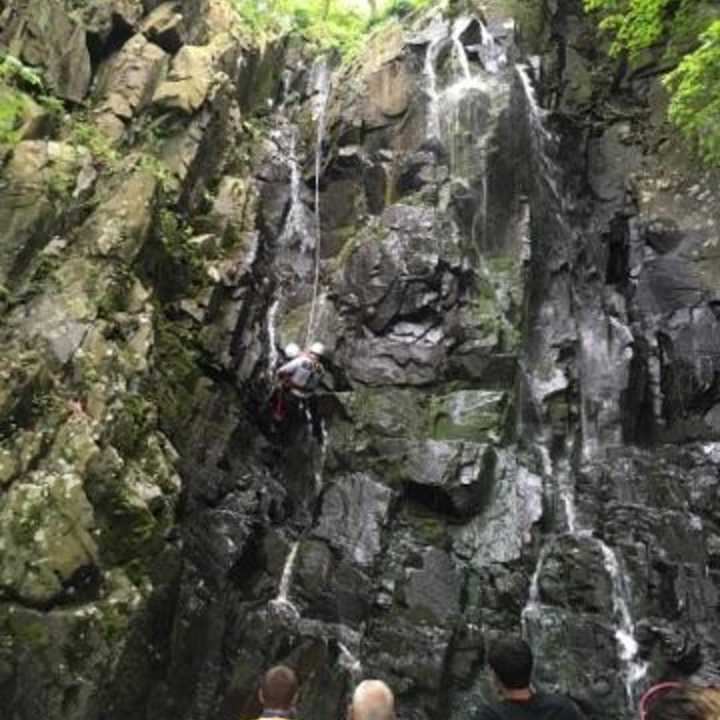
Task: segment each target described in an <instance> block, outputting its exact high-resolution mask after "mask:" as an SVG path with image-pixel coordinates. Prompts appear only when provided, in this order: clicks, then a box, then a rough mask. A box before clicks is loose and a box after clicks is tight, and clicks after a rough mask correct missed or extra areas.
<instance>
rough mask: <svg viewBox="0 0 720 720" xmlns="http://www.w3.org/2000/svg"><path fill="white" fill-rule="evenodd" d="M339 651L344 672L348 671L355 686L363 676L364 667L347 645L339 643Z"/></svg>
mask: <svg viewBox="0 0 720 720" xmlns="http://www.w3.org/2000/svg"><path fill="white" fill-rule="evenodd" d="M338 650H340V657H339V663H340V667H341V668H343V670H346V671H347V672H348V673H349V674H350V677H351V678H352V681H353V684H355V683H357V682H358V680H359V679H360V676H361V675H362V671H363V666H362V663H361V662H360V660H359V659H358V658H357V657H356V656H355V654H354V653H352V652H350V650H349V649H348V647H347V645H345V643H342V642H339V641H338Z"/></svg>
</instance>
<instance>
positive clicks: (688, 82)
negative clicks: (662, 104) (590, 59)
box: [585, 0, 720, 164]
mask: <svg viewBox="0 0 720 720" xmlns="http://www.w3.org/2000/svg"><path fill="white" fill-rule="evenodd" d="M585 7H586V9H587V10H589V11H592V12H595V13H597V14H598V16H599V18H600V21H599V22H600V28H601V29H602V30H604V31H606V32H609V33H610V34H611V35H612V38H613V39H612V44H611V46H610V51H611V53H612V54H613V55H619V54H621V53H627V54H628V55H629V57H630V60H631V61H635V62H637V60H638V59H639V57H640V56H641V54H642V53H643V51H645V50H647V49H648V48H653V47H660V46H662V47H663V48H664V58H665V60H666V61H667V62H669V63H670V64H672V65H673V66H674V69H673V70H672V71H671V72H669V73H667V75H666V76H665V79H664V82H665V85H666V87H667V88H668V89H669V90H670V92H671V100H670V108H669V116H670V119H671V120H672V121H673V122H674V123H675V124H676V125H677V126H678V128H679V129H680V131H681V132H682V133H683V135H685V137H687V138H688V139H689V140H690V141H691V142H692V143H693V144H694V145H695V147H696V148H697V150H698V152H699V153H700V155H701V156H702V157H703V158H704V159H705V160H707V161H708V162H712V163H715V164H720V11H718V9H717V7H715V8H713V6H712V5H710V4H707V3H704V2H698V1H697V0H679V1H678V0H585Z"/></svg>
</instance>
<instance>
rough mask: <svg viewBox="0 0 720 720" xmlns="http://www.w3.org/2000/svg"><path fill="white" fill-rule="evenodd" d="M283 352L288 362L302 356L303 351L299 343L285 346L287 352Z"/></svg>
mask: <svg viewBox="0 0 720 720" xmlns="http://www.w3.org/2000/svg"><path fill="white" fill-rule="evenodd" d="M283 352H284V353H285V357H286V358H287V359H288V360H293V359H295V358H296V357H297V356H298V355H299V354H300V352H301V350H300V346H299V345H298V344H297V343H290V344H289V345H286V346H285V350H284V351H283Z"/></svg>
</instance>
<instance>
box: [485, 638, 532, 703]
mask: <svg viewBox="0 0 720 720" xmlns="http://www.w3.org/2000/svg"><path fill="white" fill-rule="evenodd" d="M487 661H488V665H489V666H490V669H491V670H492V672H493V675H494V676H495V680H496V681H497V683H498V685H499V686H500V689H501V690H523V689H525V688H527V687H529V686H530V677H531V676H532V669H533V656H532V651H531V650H530V646H529V645H528V644H527V643H526V642H525V641H524V640H523V639H522V638H520V637H512V638H506V639H504V640H496V641H495V642H493V643H492V644H491V645H490V649H489V650H488V655H487Z"/></svg>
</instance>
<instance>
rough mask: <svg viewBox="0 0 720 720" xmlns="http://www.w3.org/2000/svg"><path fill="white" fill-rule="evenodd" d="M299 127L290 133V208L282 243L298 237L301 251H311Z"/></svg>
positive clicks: (311, 239)
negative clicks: (303, 192)
mask: <svg viewBox="0 0 720 720" xmlns="http://www.w3.org/2000/svg"><path fill="white" fill-rule="evenodd" d="M297 135H298V130H297V128H293V131H292V133H291V134H290V147H289V152H288V164H289V166H290V209H289V210H288V213H287V217H286V218H285V225H284V227H283V230H282V233H281V234H280V244H281V245H285V244H289V243H290V242H292V241H293V240H295V239H297V240H299V243H300V251H301V252H303V253H305V252H310V251H312V249H313V246H314V238H313V233H312V231H311V229H310V227H309V222H308V217H307V208H306V207H305V204H304V203H303V201H302V198H301V196H300V191H301V187H302V185H301V183H302V179H301V177H300V162H299V160H298V157H297Z"/></svg>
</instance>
